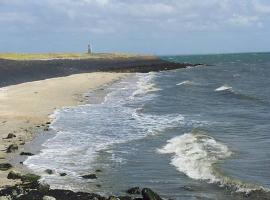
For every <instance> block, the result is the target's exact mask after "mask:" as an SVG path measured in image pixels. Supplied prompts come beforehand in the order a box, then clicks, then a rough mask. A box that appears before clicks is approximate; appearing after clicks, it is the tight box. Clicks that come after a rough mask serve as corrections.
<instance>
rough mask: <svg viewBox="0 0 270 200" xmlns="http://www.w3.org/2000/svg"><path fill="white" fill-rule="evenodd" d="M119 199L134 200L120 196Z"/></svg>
mask: <svg viewBox="0 0 270 200" xmlns="http://www.w3.org/2000/svg"><path fill="white" fill-rule="evenodd" d="M118 199H120V200H132V198H131V197H129V196H120V197H118Z"/></svg>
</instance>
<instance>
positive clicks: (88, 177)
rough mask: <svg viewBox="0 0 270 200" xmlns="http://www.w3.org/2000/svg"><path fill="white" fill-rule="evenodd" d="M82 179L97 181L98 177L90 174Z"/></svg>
mask: <svg viewBox="0 0 270 200" xmlns="http://www.w3.org/2000/svg"><path fill="white" fill-rule="evenodd" d="M82 178H84V179H97V175H96V174H88V175H84V176H82Z"/></svg>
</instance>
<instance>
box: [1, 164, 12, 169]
mask: <svg viewBox="0 0 270 200" xmlns="http://www.w3.org/2000/svg"><path fill="white" fill-rule="evenodd" d="M10 168H12V165H11V164H9V163H1V164H0V171H7V170H9V169H10Z"/></svg>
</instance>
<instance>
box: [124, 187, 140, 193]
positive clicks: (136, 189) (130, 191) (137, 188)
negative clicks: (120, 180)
mask: <svg viewBox="0 0 270 200" xmlns="http://www.w3.org/2000/svg"><path fill="white" fill-rule="evenodd" d="M126 193H128V194H141V190H140V188H139V187H133V188H130V189H128V190H127V191H126Z"/></svg>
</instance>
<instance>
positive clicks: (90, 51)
mask: <svg viewBox="0 0 270 200" xmlns="http://www.w3.org/2000/svg"><path fill="white" fill-rule="evenodd" d="M87 53H88V54H91V53H92V47H91V45H90V44H88V51H87Z"/></svg>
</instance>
